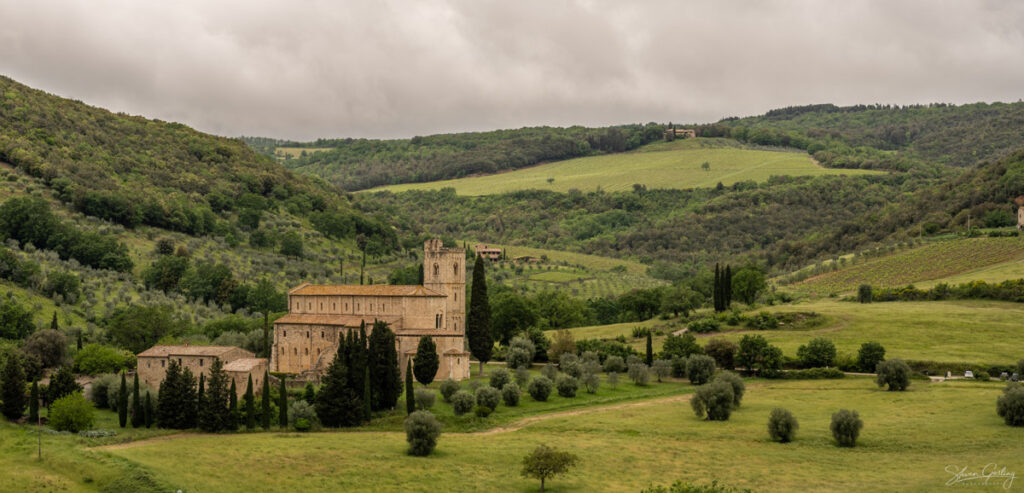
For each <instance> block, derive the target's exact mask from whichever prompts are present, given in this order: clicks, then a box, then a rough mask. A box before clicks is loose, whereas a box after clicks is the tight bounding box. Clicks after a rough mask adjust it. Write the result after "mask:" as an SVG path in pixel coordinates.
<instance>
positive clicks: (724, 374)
mask: <svg viewBox="0 0 1024 493" xmlns="http://www.w3.org/2000/svg"><path fill="white" fill-rule="evenodd" d="M711 381H712V382H725V383H727V384H729V386H731V387H732V403H733V407H740V401H742V400H743V393H744V392H746V390H747V386H746V385H744V384H743V379H742V378H740V376H739V375H737V374H735V373H733V372H731V371H721V372H718V373H716V374H715V376H714V377H712V378H711Z"/></svg>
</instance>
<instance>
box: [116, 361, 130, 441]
mask: <svg viewBox="0 0 1024 493" xmlns="http://www.w3.org/2000/svg"><path fill="white" fill-rule="evenodd" d="M117 423H118V424H119V425H120V426H121V428H124V427H125V426H127V425H128V381H127V380H126V379H125V376H124V372H123V371H122V372H121V388H119V389H117Z"/></svg>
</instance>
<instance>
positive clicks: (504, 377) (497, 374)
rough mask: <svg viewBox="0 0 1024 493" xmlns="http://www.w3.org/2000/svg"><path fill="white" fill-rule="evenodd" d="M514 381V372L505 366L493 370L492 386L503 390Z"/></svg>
mask: <svg viewBox="0 0 1024 493" xmlns="http://www.w3.org/2000/svg"><path fill="white" fill-rule="evenodd" d="M511 381H512V374H511V373H509V372H508V370H506V369H504V368H498V369H497V370H494V371H492V372H491V387H494V388H495V389H498V390H501V389H503V388H505V385H507V384H508V383H509V382H511Z"/></svg>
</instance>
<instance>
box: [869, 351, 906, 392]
mask: <svg viewBox="0 0 1024 493" xmlns="http://www.w3.org/2000/svg"><path fill="white" fill-rule="evenodd" d="M876 373H878V376H877V377H875V383H877V384H878V386H879V387H884V386H886V385H888V386H889V390H890V391H898V390H899V391H902V390H907V386H909V385H910V367H909V366H907V364H906V363H904V362H903V360H901V359H890V360H886V361H883V362H881V363H879V364H878V368H877V369H876Z"/></svg>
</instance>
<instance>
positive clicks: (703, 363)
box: [686, 354, 715, 385]
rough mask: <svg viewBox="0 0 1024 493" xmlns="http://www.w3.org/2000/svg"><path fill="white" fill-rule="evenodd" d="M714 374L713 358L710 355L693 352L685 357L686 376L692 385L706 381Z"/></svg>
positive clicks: (702, 383)
mask: <svg viewBox="0 0 1024 493" xmlns="http://www.w3.org/2000/svg"><path fill="white" fill-rule="evenodd" d="M714 374H715V360H714V358H712V357H711V356H705V355H703V354H695V355H693V356H690V357H689V358H687V359H686V376H687V377H689V379H690V383H692V384H694V385H704V384H705V383H708V380H710V379H711V376H712V375H714Z"/></svg>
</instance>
